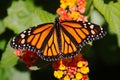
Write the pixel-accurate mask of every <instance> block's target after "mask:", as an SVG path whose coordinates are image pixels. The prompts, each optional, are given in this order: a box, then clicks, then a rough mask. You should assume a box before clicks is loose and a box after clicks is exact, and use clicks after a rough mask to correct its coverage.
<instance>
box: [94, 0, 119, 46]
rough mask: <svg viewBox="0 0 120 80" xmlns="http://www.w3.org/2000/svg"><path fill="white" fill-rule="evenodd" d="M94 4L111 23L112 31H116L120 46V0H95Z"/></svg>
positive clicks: (110, 29)
mask: <svg viewBox="0 0 120 80" xmlns="http://www.w3.org/2000/svg"><path fill="white" fill-rule="evenodd" d="M93 1H94V6H95V7H96V8H97V9H98V10H99V11H100V13H101V14H102V15H103V16H104V17H105V19H106V21H107V22H108V24H109V31H110V33H115V34H116V35H117V38H118V44H119V46H120V4H119V2H120V0H119V2H115V3H114V2H110V3H109V4H105V3H104V1H103V0H93Z"/></svg>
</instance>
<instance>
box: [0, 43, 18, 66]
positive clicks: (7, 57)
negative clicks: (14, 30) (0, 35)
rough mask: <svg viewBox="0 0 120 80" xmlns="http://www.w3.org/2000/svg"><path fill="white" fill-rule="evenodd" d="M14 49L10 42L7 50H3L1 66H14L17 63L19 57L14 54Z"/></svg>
mask: <svg viewBox="0 0 120 80" xmlns="http://www.w3.org/2000/svg"><path fill="white" fill-rule="evenodd" d="M13 52H14V50H13V49H11V47H10V45H9V43H8V45H7V48H6V50H5V52H3V55H2V59H1V61H0V68H8V67H12V66H14V65H15V64H16V63H17V60H18V57H16V56H15V55H14V54H13Z"/></svg>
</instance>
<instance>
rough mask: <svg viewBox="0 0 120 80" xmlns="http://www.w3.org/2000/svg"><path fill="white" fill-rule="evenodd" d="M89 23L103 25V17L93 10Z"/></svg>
mask: <svg viewBox="0 0 120 80" xmlns="http://www.w3.org/2000/svg"><path fill="white" fill-rule="evenodd" d="M90 21H91V22H93V23H95V24H98V25H103V24H104V22H105V20H104V18H103V16H102V15H101V14H100V13H99V12H98V11H97V10H95V9H94V10H92V11H91V16H90Z"/></svg>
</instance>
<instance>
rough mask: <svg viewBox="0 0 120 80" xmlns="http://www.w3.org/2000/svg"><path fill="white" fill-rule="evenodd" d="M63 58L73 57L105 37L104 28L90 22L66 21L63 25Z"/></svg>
mask: <svg viewBox="0 0 120 80" xmlns="http://www.w3.org/2000/svg"><path fill="white" fill-rule="evenodd" d="M61 29H62V30H61V42H62V53H63V57H73V56H75V55H76V54H78V52H79V51H80V50H81V48H82V47H83V46H85V45H86V44H88V42H90V41H94V40H97V39H100V38H102V37H103V36H105V34H106V32H104V30H103V28H101V27H100V26H98V25H96V24H93V23H88V22H82V21H79V22H76V21H64V22H62V23H61Z"/></svg>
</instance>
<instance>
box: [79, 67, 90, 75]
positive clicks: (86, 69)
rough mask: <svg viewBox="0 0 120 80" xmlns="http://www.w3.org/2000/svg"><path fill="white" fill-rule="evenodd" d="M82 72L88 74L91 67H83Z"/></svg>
mask: <svg viewBox="0 0 120 80" xmlns="http://www.w3.org/2000/svg"><path fill="white" fill-rule="evenodd" d="M80 72H81V73H83V74H87V73H88V72H89V67H85V66H83V67H81V68H80Z"/></svg>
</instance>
